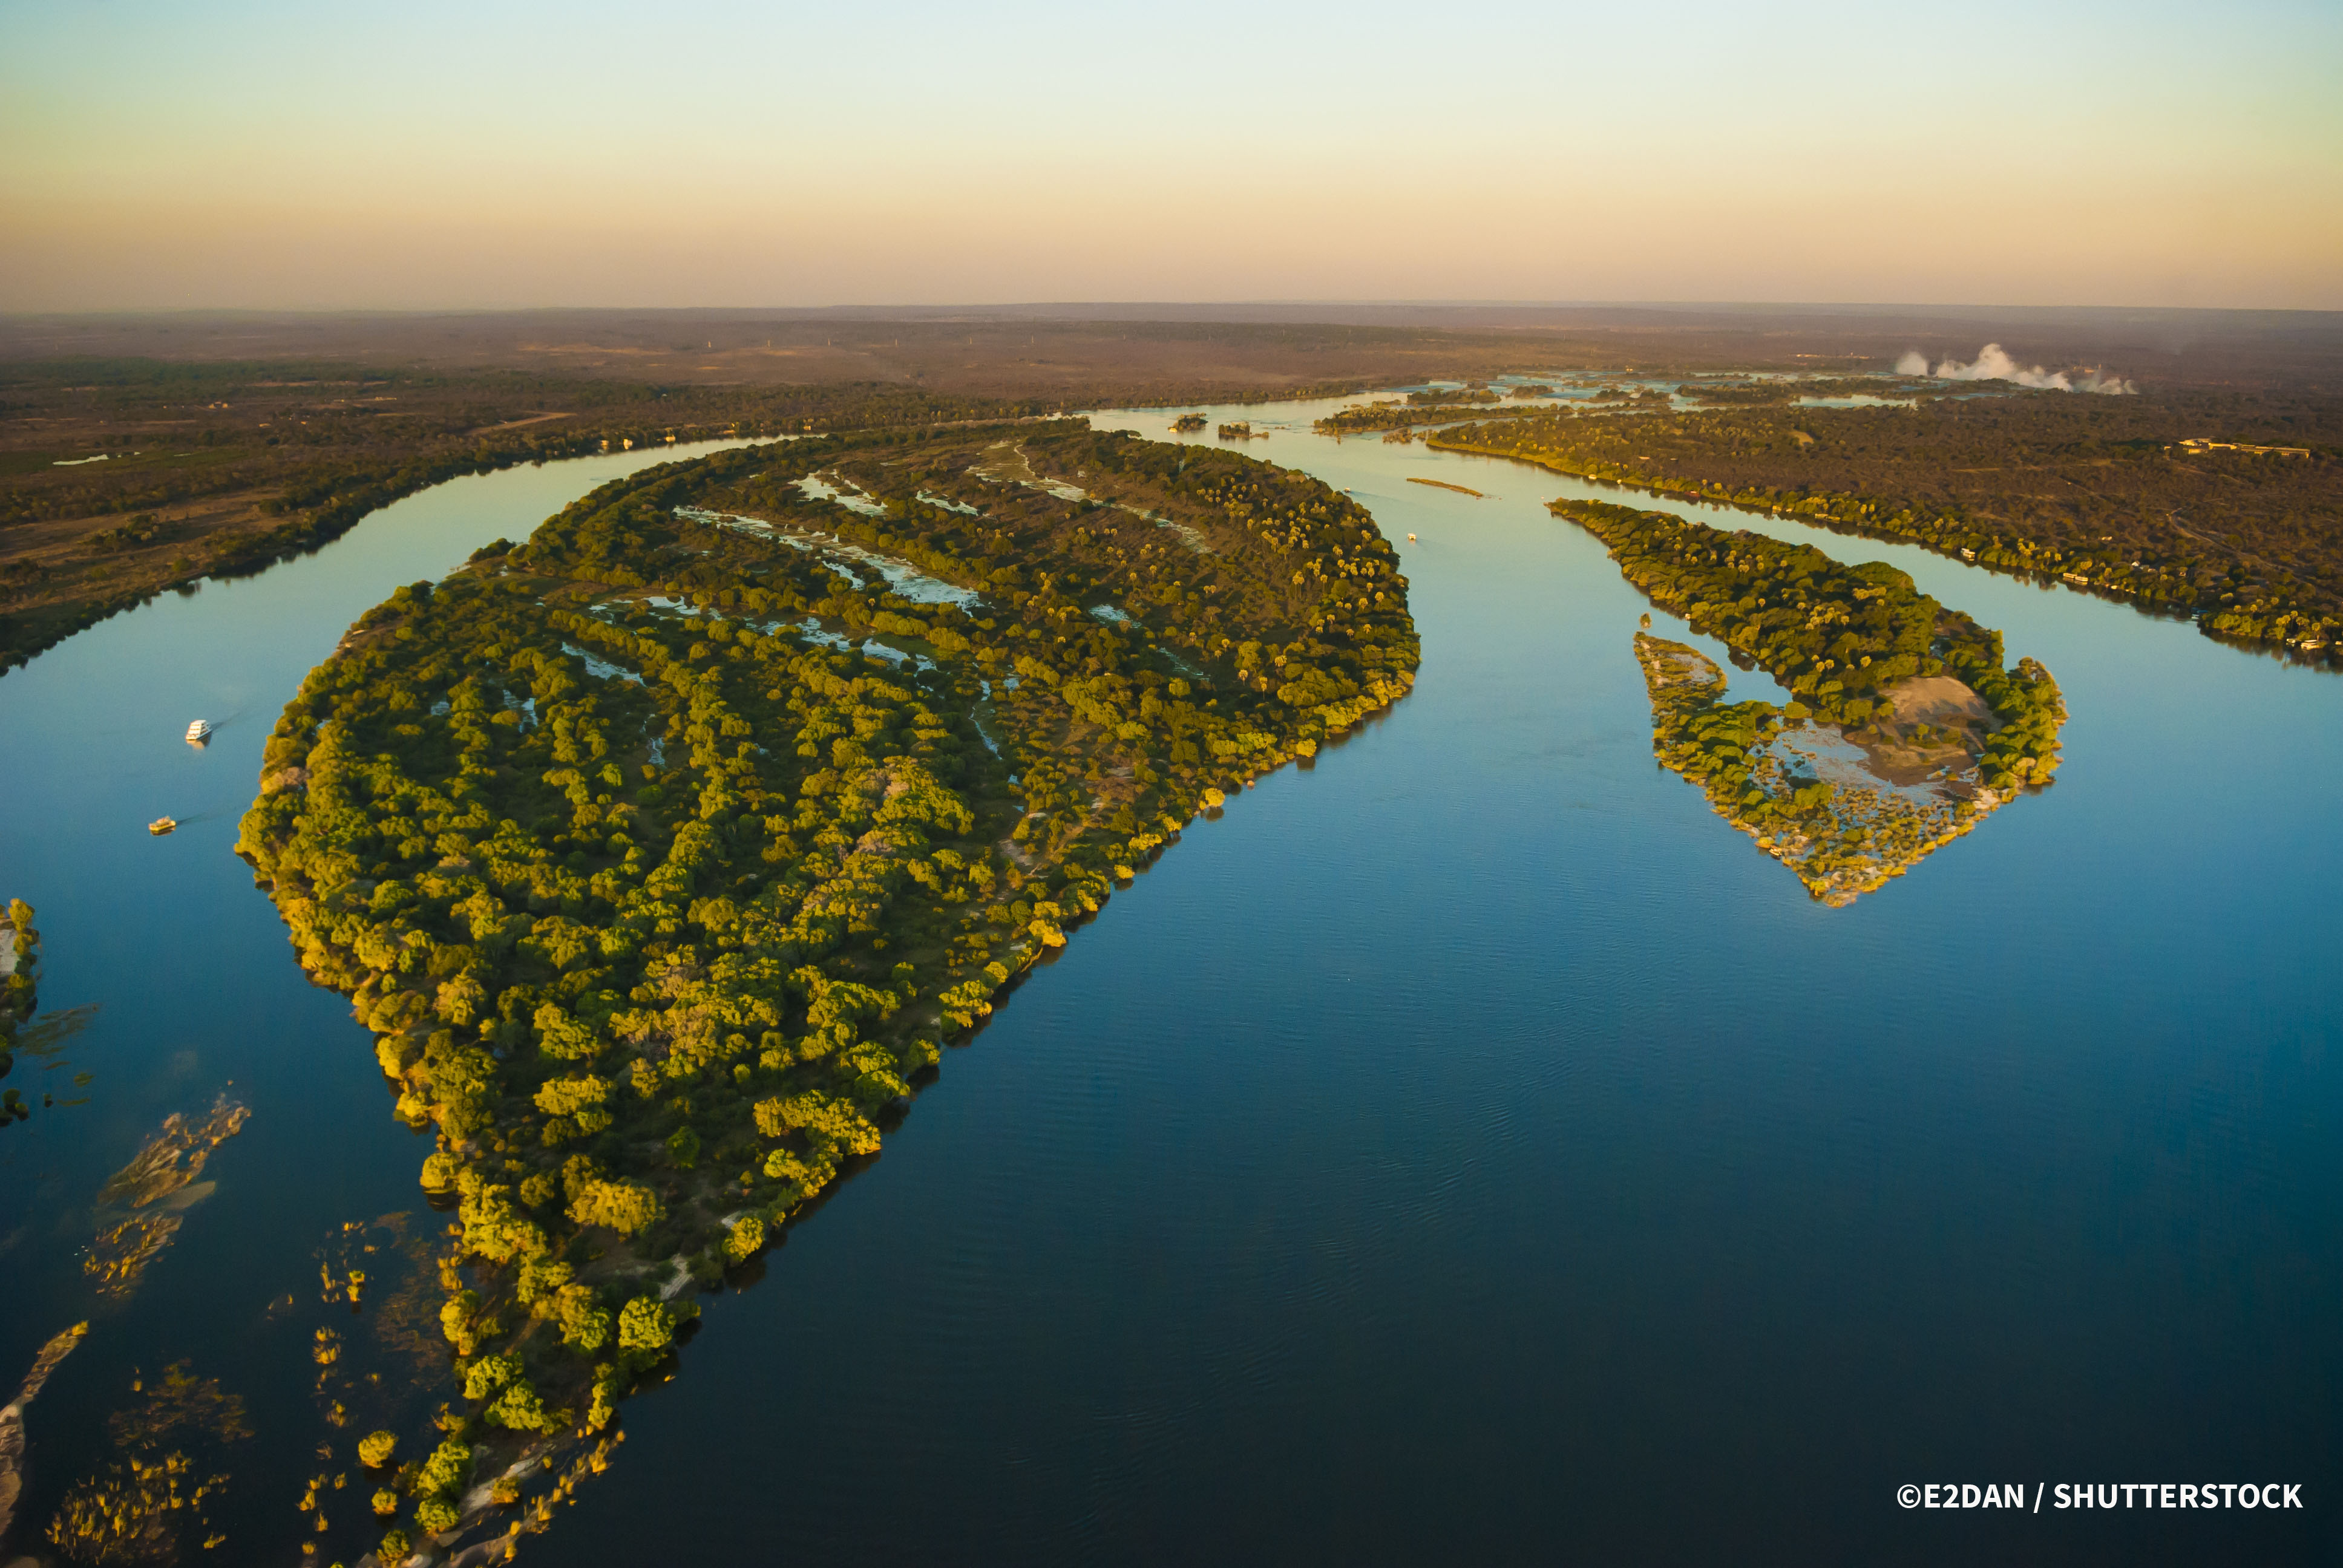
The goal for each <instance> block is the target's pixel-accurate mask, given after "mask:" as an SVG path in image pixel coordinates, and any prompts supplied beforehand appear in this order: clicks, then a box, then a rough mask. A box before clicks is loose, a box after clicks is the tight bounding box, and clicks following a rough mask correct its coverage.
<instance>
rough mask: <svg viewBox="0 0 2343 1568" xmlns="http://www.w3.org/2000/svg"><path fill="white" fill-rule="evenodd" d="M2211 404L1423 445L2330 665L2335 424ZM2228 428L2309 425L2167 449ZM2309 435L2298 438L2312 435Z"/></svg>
mask: <svg viewBox="0 0 2343 1568" xmlns="http://www.w3.org/2000/svg"><path fill="white" fill-rule="evenodd" d="M2263 401H2264V402H2265V403H2268V407H2260V406H2258V405H2256V406H2251V407H2248V409H2247V412H2249V414H2250V417H2249V418H2247V417H2241V416H2240V409H2239V408H2238V407H2231V405H2233V404H2240V403H2241V400H2240V399H2238V398H2235V397H2232V398H2227V399H2224V398H2218V397H2209V396H2207V395H2201V394H2199V395H2192V396H2188V397H2182V396H2179V395H2171V396H2168V397H2164V398H2149V397H2122V398H2113V397H2086V396H2080V395H2077V394H2074V393H2063V392H2024V393H2009V394H2005V395H1999V396H1994V397H1979V398H1974V399H1968V398H1958V397H1938V398H1936V399H1933V400H1929V401H1927V402H1926V403H1925V404H1924V405H1923V406H1920V407H1912V408H1903V407H1867V408H1845V407H1840V408H1823V407H1806V408H1781V407H1750V408H1735V409H1733V410H1731V411H1730V412H1727V413H1712V412H1708V411H1704V410H1689V411H1662V412H1659V413H1652V414H1637V415H1634V416H1631V417H1621V416H1607V417H1603V418H1599V419H1595V418H1583V417H1577V416H1574V415H1572V414H1569V413H1566V412H1559V411H1556V410H1554V409H1551V408H1538V409H1534V410H1527V411H1523V412H1521V413H1518V414H1515V415H1513V417H1508V418H1506V419H1504V420H1503V421H1497V422H1491V421H1481V422H1475V423H1471V424H1462V425H1454V424H1452V425H1450V426H1448V427H1445V428H1442V429H1437V430H1433V431H1431V432H1429V433H1427V434H1426V435H1425V437H1423V439H1424V441H1425V444H1426V445H1428V446H1430V447H1434V448H1436V449H1438V450H1441V451H1451V452H1461V453H1470V454H1473V455H1477V456H1483V457H1508V458H1512V459H1513V460H1514V461H1517V462H1526V463H1532V464H1534V465H1536V466H1537V467H1544V468H1547V469H1550V470H1552V471H1554V472H1555V473H1561V474H1567V475H1570V476H1572V477H1576V478H1583V479H1588V480H1593V481H1595V482H1598V483H1605V484H1614V485H1618V486H1620V487H1624V488H1627V489H1634V490H1642V491H1644V492H1646V493H1648V494H1650V495H1653V496H1654V497H1661V498H1669V499H1679V500H1686V501H1696V502H1702V503H1705V504H1708V505H1714V506H1726V507H1733V508H1739V509H1741V510H1745V511H1751V512H1758V513H1764V514H1766V515H1769V516H1773V517H1780V518H1794V519H1795V520H1798V521H1802V522H1807V523H1812V524H1815V525H1817V526H1819V527H1823V528H1829V529H1831V530H1833V531H1835V532H1841V533H1848V534H1855V535H1858V536H1861V537H1865V538H1878V539H1888V540H1895V541H1896V542H1899V543H1909V544H1917V545H1919V546H1921V547H1923V548H1926V549H1930V550H1933V551H1935V552H1936V553H1937V554H1939V555H1943V556H1947V557H1951V558H1956V559H1958V560H1962V561H1966V562H1968V563H1970V564H1972V565H1976V566H1982V567H1986V568H1990V569H1993V570H1996V571H2001V572H2005V573H2009V574H2012V575H2016V576H2022V577H2026V578H2031V579H2033V580H2036V581H2042V582H2054V583H2060V584H2064V585H2066V586H2067V587H2071V588H2082V589H2086V590H2088V591H2092V592H2096V593H2100V594H2104V595H2107V596H2108V597H2110V598H2117V599H2120V600H2123V601H2126V602H2129V603H2132V604H2135V605H2137V606H2139V607H2141V608H2146V609H2149V610H2152V611H2157V612H2161V613H2165V614H2170V615H2175V616H2187V617H2189V618H2192V619H2193V620H2194V621H2195V622H2196V624H2197V627H2198V628H2199V629H2200V630H2201V631H2203V632H2204V633H2205V634H2206V635H2207V636H2211V637H2216V638H2224V639H2228V640H2234V641H2237V642H2240V643H2245V644H2261V645H2264V646H2268V647H2271V648H2278V649H2283V650H2285V651H2286V652H2287V653H2288V654H2289V655H2290V656H2295V657H2300V658H2308V659H2315V660H2319V661H2328V662H2331V661H2333V660H2334V659H2335V658H2337V655H2338V642H2343V538H2338V536H2337V535H2336V534H2335V532H2334V530H2333V529H2332V528H2330V527H2328V526H2326V524H2325V523H2324V522H2323V521H2322V519H2330V518H2332V517H2333V516H2334V515H2335V508H2336V506H2337V505H2338V499H2343V463H2338V457H2343V448H2338V447H2337V446H2336V445H2335V444H2334V441H2333V439H2332V437H2338V436H2343V428H2329V427H2330V426H2331V425H2333V423H2334V421H2333V418H2332V416H2331V415H2328V414H2327V413H2325V412H2324V411H2322V410H2314V409H2311V408H2309V407H2297V406H2294V405H2291V404H2287V403H2284V402H2283V401H2280V400H2268V399H2266V400H2263ZM2216 418H2224V419H2227V420H2228V421H2230V423H2229V424H2228V425H2225V426H2223V427H2225V428H2226V427H2234V426H2235V425H2237V424H2245V425H2246V426H2247V428H2250V429H2252V430H2253V431H2255V432H2256V433H2264V432H2266V431H2268V430H2284V431H2289V432H2290V431H2293V430H2295V429H2298V428H2300V427H2302V426H2304V425H2306V424H2307V425H2308V427H2309V428H2310V429H2311V431H2312V432H2313V433H2314V435H2316V434H2321V433H2323V434H2324V435H2326V436H2328V437H2330V439H2329V440H2328V443H2327V444H2325V445H2319V446H2314V447H2304V448H2303V449H2304V450H2306V451H2308V453H2309V454H2310V455H2309V456H2308V457H2290V458H2289V457H2268V456H2263V455H2259V454H2256V453H2252V452H2247V451H2243V450H2242V449H2240V450H2238V451H2236V452H2230V451H2225V450H2216V449H2211V448H2205V447H2201V444H2200V447H2199V448H2196V449H2192V448H2189V447H2187V446H2185V444H2184V437H2183V435H2182V434H2181V432H2182V430H2183V429H2184V428H2187V429H2194V428H2196V427H2197V421H2198V420H2200V419H2201V420H2204V421H2207V422H2210V421H2211V420H2213V419H2216ZM2310 438H2311V437H2302V439H2310Z"/></svg>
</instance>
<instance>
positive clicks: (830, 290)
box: [0, 0, 2343, 309]
mask: <svg viewBox="0 0 2343 1568" xmlns="http://www.w3.org/2000/svg"><path fill="white" fill-rule="evenodd" d="M1451 17H1461V18H1462V20H1461V21H1451V20H1449V18H1451ZM2338 82H2343V6H2338V5H2334V4H2331V3H2329V4H2324V5H2307V4H2293V5H2287V4H2258V5H2231V6H2228V7H2218V8H2217V7H2208V6H2201V5H2200V6H2191V7H2186V8H2183V7H2178V6H2170V5H2123V6H2117V5H1975V4H1970V5H1936V6H1915V5H1881V4H1869V5H1776V6H1770V7H1759V6H1751V5H1715V4H1708V5H1689V4H1687V5H1648V4H1647V5H1621V4H1615V3H1613V4H1604V5H1583V6H1582V5H1556V4H1552V3H1545V4H1513V3H1495V4H1484V5H1473V6H1469V7H1439V6H1425V5H1414V6H1399V5H1380V4H1377V5H1353V6H1349V7H1333V6H1310V7H1302V6H1295V5H1277V4H1252V5H1227V4H1218V3H1199V4H1192V5H1182V4H1177V3H1174V4H1169V5H1162V4H1154V5H1145V6H1126V7H1101V6H1087V7H1078V6H1071V5H1031V4H1029V5H997V6H993V7H980V6H970V5H861V6H852V7H850V6H844V5H827V6H823V7H820V8H815V7H806V6H789V5H779V6H775V5H719V4H697V5H657V6H653V5H638V6H618V5H592V4H568V5H558V6H556V5H478V4H475V5H466V6H458V5H441V4H429V3H425V4H404V5H397V6H392V5H374V6H365V7H361V6H353V5H341V6H334V5H317V4H315V3H314V0H313V3H311V4H307V5H279V4H250V3H244V4H239V3H236V0H218V3H216V4H212V5H205V6H189V5H184V4H181V5H161V4H148V3H126V0H93V3H89V4H83V5H55V4H52V5H26V4H21V3H15V0H0V146H5V149H6V156H5V158H0V211H5V214H6V215H7V221H6V222H5V225H0V308H5V309H59V308H90V307H98V308H103V307H149V306H249V307H340V306H377V307H441V306H510V305H557V304H560V305H827V304H851V303H901V302H914V301H919V302H946V301H955V302H972V301H1002V300H1031V299H1110V298H1111V299H1140V298H1148V299H1195V300H1233V299H1262V298H1317V299H1331V298H1513V299H1523V298H1541V299H1591V298H1607V299H1637V298H1642V299H1768V300H1870V301H1917V300H1942V301H1962V302H1982V303H2003V304H2014V303H2029V304H2101V303H2120V304H2187V305H2241V306H2243V305H2258V306H2296V307H2322V308H2335V307H2343V108H2338V99H2343V94H2338V92H2337V90H2336V88H2337V85H2338Z"/></svg>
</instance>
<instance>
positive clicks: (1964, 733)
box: [1549, 500, 2066, 905]
mask: <svg viewBox="0 0 2343 1568" xmlns="http://www.w3.org/2000/svg"><path fill="white" fill-rule="evenodd" d="M1549 509H1550V510H1552V511H1553V512H1554V514H1555V515H1556V516H1557V517H1560V518H1565V519H1567V520H1569V521H1571V522H1574V523H1576V524H1578V525H1579V526H1580V527H1581V528H1585V529H1586V530H1587V531H1588V532H1589V533H1591V534H1593V535H1594V537H1595V538H1598V539H1600V540H1602V541H1603V543H1604V546H1605V548H1607V549H1608V550H1609V551H1610V554H1611V557H1612V558H1613V559H1614V560H1615V561H1616V562H1618V564H1619V568H1620V570H1621V571H1622V572H1623V573H1624V574H1625V576H1626V578H1627V580H1628V581H1629V582H1631V583H1633V584H1634V586H1635V587H1636V588H1640V589H1642V590H1643V591H1644V594H1645V595H1647V596H1648V597H1649V598H1651V600H1652V602H1653V603H1654V604H1655V605H1658V606H1659V607H1660V608H1663V609H1665V610H1667V611H1669V612H1671V613H1672V614H1675V615H1678V616H1681V617H1683V618H1684V620H1685V621H1686V622H1687V623H1688V624H1689V625H1690V626H1691V627H1692V628H1693V629H1694V631H1696V632H1699V633H1701V634H1702V635H1704V636H1710V637H1715V638H1718V639H1719V640H1721V641H1723V642H1724V643H1725V645H1726V646H1727V647H1729V648H1733V649H1734V650H1735V658H1736V660H1739V659H1742V658H1745V659H1747V660H1748V661H1749V665H1750V667H1751V668H1763V669H1764V670H1765V671H1766V673H1767V674H1769V675H1772V676H1773V677H1774V678H1775V679H1776V680H1777V681H1779V682H1780V683H1781V684H1782V685H1783V686H1785V687H1787V688H1788V689H1790V690H1791V691H1792V692H1793V693H1795V700H1793V701H1792V702H1790V703H1789V704H1787V705H1776V704H1774V703H1770V702H1760V701H1751V702H1738V703H1726V702H1725V700H1724V699H1725V675H1724V673H1723V672H1722V671H1721V670H1719V669H1718V668H1717V667H1716V665H1715V662H1714V661H1713V660H1711V659H1710V658H1708V657H1707V656H1706V655H1704V654H1703V653H1701V652H1699V651H1698V650H1697V649H1695V648H1691V647H1689V646H1687V645H1685V644H1684V643H1680V642H1671V641H1667V640H1664V639H1662V638H1655V637H1653V636H1651V635H1650V634H1649V633H1648V632H1639V633H1637V635H1636V638H1635V658H1636V662H1637V663H1638V664H1639V665H1640V666H1641V667H1642V668H1643V671H1644V685H1645V689H1646V690H1647V691H1648V693H1649V695H1650V697H1651V701H1652V719H1653V725H1652V749H1653V751H1654V754H1655V755H1656V756H1657V757H1658V759H1659V760H1660V762H1661V764H1662V765H1663V766H1664V767H1666V768H1668V769H1671V770H1673V771H1674V772H1676V773H1679V774H1681V775H1683V776H1684V778H1685V779H1689V780H1691V781H1692V782H1693V783H1694V784H1697V785H1699V786H1700V787H1701V789H1703V791H1704V793H1705V794H1706V795H1707V797H1708V799H1709V802H1710V804H1711V805H1712V806H1714V807H1715V809H1716V812H1717V814H1718V815H1719V816H1721V817H1723V818H1724V819H1725V820H1726V821H1728V822H1731V823H1732V824H1733V825H1734V826H1735V827H1736V828H1738V829H1741V830H1742V831H1743V832H1745V833H1747V834H1749V835H1750V836H1751V837H1752V838H1754V839H1756V841H1757V846H1758V848H1759V849H1764V850H1765V852H1766V853H1768V854H1770V855H1772V856H1773V857H1774V858H1775V859H1777V860H1780V861H1781V862H1782V863H1783V864H1784V865H1785V866H1787V867H1788V868H1789V869H1791V870H1792V871H1793V872H1795V874H1796V876H1797V878H1798V879H1799V880H1800V881H1801V882H1802V883H1804V884H1805V887H1806V890H1807V891H1808V892H1809V893H1810V894H1811V895H1813V896H1814V897H1815V899H1817V900H1820V901H1821V902H1823V903H1825V904H1830V905H1845V904H1847V903H1851V902H1853V901H1854V900H1855V898H1856V897H1857V896H1858V895H1860V894H1863V893H1866V892H1870V891H1872V890H1875V889H1877V888H1880V887H1883V886H1885V884H1886V883H1887V882H1888V881H1889V880H1890V879H1893V878H1896V877H1899V876H1902V875H1903V874H1904V873H1905V872H1906V870H1908V869H1911V868H1912V867H1913V866H1914V865H1916V864H1917V863H1918V862H1919V861H1920V860H1922V859H1925V858H1926V856H1928V855H1929V854H1931V853H1932V852H1934V851H1935V850H1936V849H1939V848H1941V847H1942V846H1943V845H1945V844H1946V843H1949V842H1950V841H1951V840H1952V839H1956V838H1958V837H1959V836H1961V835H1962V834H1964V833H1966V832H1969V831H1970V830H1972V829H1974V828H1975V827H1976V825H1977V823H1979V822H1980V821H1982V820H1983V819H1985V818H1986V816H1987V815H1989V814H1990V813H1992V812H1993V811H1994V810H1996V809H1998V808H1999V807H2000V806H2001V805H2003V804H2004V803H2005V802H2006V801H2008V800H2009V799H2013V798H2014V797H2015V796H2016V793H2017V792H2018V790H2020V789H2028V788H2038V787H2040V786H2042V785H2045V784H2047V783H2048V782H2049V780H2050V779H2051V777H2052V775H2053V774H2054V773H2056V770H2057V765H2058V731H2059V728H2060V726H2062V725H2063V724H2064V723H2065V721H2066V704H2065V701H2064V699H2061V697H2060V696H2059V694H2058V688H2057V684H2056V682H2055V681H2054V680H2052V679H2051V678H2050V672H2049V671H2048V670H2046V669H2045V668H2042V667H2041V666H2040V665H2039V664H2037V663H2036V662H2035V661H2034V660H2033V659H2030V658H2021V659H2019V660H2018V661H2017V663H2016V666H2015V667H2014V668H2003V664H2002V641H2001V634H2000V633H1999V632H1996V631H1988V630H1986V629H1985V628H1981V627H1979V626H1978V625H1977V624H1976V622H1975V621H1973V620H1971V619H1970V618H1968V617H1966V616H1965V615H1962V614H1960V613H1959V612H1958V611H1956V610H1948V609H1946V608H1944V607H1943V606H1942V605H1940V604H1938V603H1937V602H1936V600H1935V599H1933V598H1929V597H1928V596H1926V595H1925V594H1922V593H1919V592H1918V591H1916V589H1915V588H1914V587H1913V584H1912V579H1911V578H1909V577H1907V576H1906V574H1904V573H1903V572H1900V571H1897V570H1896V568H1893V567H1890V566H1886V565H1884V564H1882V563H1879V562H1876V561H1874V562H1869V563H1866V564H1865V565H1862V566H1855V567H1847V566H1843V565H1841V564H1840V563H1839V562H1837V561H1835V560H1833V559H1832V558H1830V557H1828V556H1826V555H1825V554H1824V553H1823V552H1822V551H1820V550H1817V549H1815V548H1813V547H1811V546H1799V545H1785V544H1783V543H1781V542H1779V541H1778V540H1775V539H1770V538H1765V537H1764V536H1763V535H1759V534H1752V533H1746V532H1740V533H1726V532H1725V531H1723V530H1721V529H1717V528H1709V527H1707V526H1705V525H1704V524H1701V523H1695V522H1691V521H1688V520H1686V519H1684V518H1678V517H1676V516H1675V515H1674V514H1673V513H1668V512H1653V511H1638V510H1635V509H1634V508H1627V507H1620V506H1614V505H1612V504H1611V503H1609V502H1604V501H1575V500H1558V501H1554V502H1553V503H1551V505H1550V508H1549ZM1649 619H1650V618H1649V617H1645V620H1646V622H1647V623H1648V621H1649ZM1857 754H1859V758H1858V755H1857Z"/></svg>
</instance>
